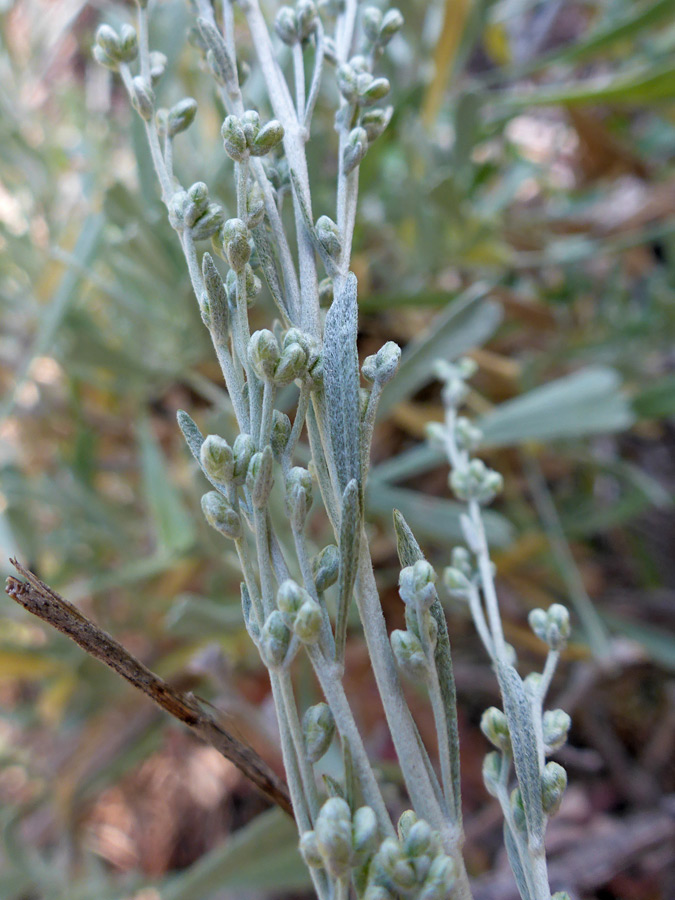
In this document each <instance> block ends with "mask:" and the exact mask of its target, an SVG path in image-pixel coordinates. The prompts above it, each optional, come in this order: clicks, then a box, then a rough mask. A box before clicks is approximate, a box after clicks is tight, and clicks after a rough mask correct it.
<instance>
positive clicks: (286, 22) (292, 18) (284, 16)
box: [274, 6, 300, 47]
mask: <svg viewBox="0 0 675 900" xmlns="http://www.w3.org/2000/svg"><path fill="white" fill-rule="evenodd" d="M274 30H275V31H276V33H277V34H278V35H279V37H280V38H281V40H282V41H283V42H284V44H288V46H289V47H292V46H293V44H297V42H298V41H299V40H300V35H299V33H298V20H297V18H296V15H295V11H294V10H293V9H291V7H290V6H282V7H280V8H279V10H278V12H277V14H276V16H275V18H274Z"/></svg>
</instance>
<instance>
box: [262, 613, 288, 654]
mask: <svg viewBox="0 0 675 900" xmlns="http://www.w3.org/2000/svg"><path fill="white" fill-rule="evenodd" d="M290 642H291V632H290V629H289V628H288V626H287V625H286V623H285V622H284V617H283V615H282V614H281V613H280V612H279V610H278V609H275V610H274V611H273V612H271V613H270V614H269V616H268V617H267V619H266V621H265V624H264V625H263V629H262V633H261V635H260V649H261V651H262V654H263V659H264V662H265V665H266V666H269V667H270V668H276V667H278V666H280V665H281V664H282V663H283V661H284V659H285V658H286V653H287V652H288V647H289V645H290Z"/></svg>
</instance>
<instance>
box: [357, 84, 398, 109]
mask: <svg viewBox="0 0 675 900" xmlns="http://www.w3.org/2000/svg"><path fill="white" fill-rule="evenodd" d="M390 90H391V85H390V84H389V79H387V78H373V79H372V80H371V81H370V83H369V84H368V86H367V87H365V86H364V88H363V89H362V90H360V91H359V100H358V102H359V103H360V104H361V105H362V106H372V105H373V104H374V103H377V102H378V101H379V100H382V99H383V98H384V97H386V96H387V94H388V93H389V91H390Z"/></svg>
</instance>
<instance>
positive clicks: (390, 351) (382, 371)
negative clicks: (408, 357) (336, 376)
mask: <svg viewBox="0 0 675 900" xmlns="http://www.w3.org/2000/svg"><path fill="white" fill-rule="evenodd" d="M400 362H401V348H400V347H399V345H398V344H396V343H394V341H387V343H386V344H384V345H383V346H382V347H380V349H379V350H378V351H377V353H375V354H374V355H373V356H367V357H366V358H365V360H364V361H363V365H362V366H361V372H362V373H363V377H364V378H365V379H366V381H370V382H372V383H373V384H377V385H379V386H382V385H385V384H386V383H387V382H388V381H391V379H392V378H393V377H394V375H395V374H396V372H397V371H398V367H399V363H400Z"/></svg>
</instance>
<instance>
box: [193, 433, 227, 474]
mask: <svg viewBox="0 0 675 900" xmlns="http://www.w3.org/2000/svg"><path fill="white" fill-rule="evenodd" d="M199 457H200V460H201V464H202V467H203V468H204V471H205V472H206V474H207V475H208V476H209V477H210V478H213V480H214V481H220V482H223V483H225V484H227V483H228V482H229V481H231V480H232V475H233V473H234V454H233V453H232V448H231V447H230V445H229V444H228V443H227V441H226V440H225V439H224V438H222V437H219V436H218V435H217V434H210V435H209V436H208V437H207V438H206V439H205V440H204V443H203V444H202V447H201V450H200V453H199Z"/></svg>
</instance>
